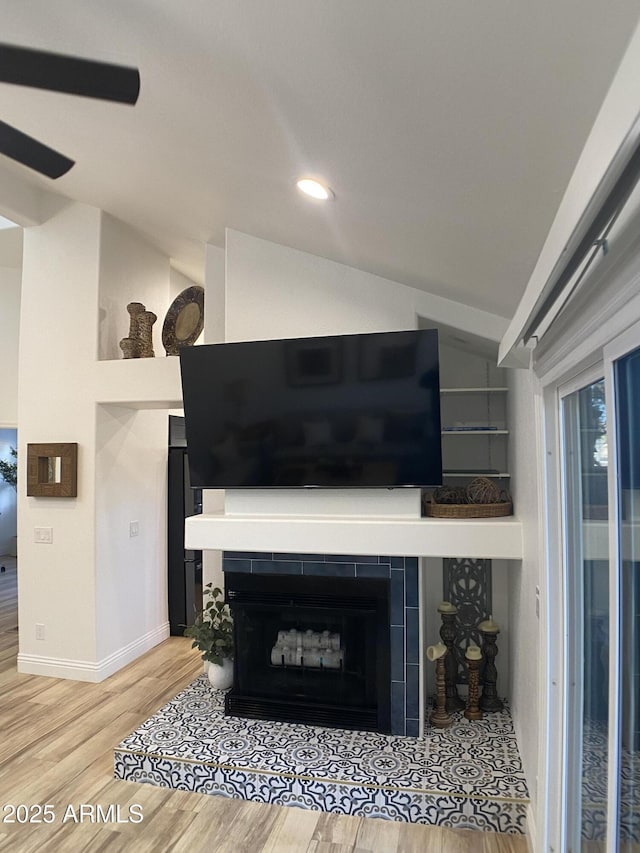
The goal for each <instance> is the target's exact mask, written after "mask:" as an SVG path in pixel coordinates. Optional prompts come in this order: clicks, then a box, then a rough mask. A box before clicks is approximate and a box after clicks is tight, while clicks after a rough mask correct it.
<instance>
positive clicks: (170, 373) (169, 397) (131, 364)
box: [94, 356, 182, 409]
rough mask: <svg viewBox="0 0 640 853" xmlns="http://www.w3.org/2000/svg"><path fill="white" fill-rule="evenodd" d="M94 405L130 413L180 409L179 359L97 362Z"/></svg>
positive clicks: (127, 359) (133, 359)
mask: <svg viewBox="0 0 640 853" xmlns="http://www.w3.org/2000/svg"><path fill="white" fill-rule="evenodd" d="M94 387H95V389H96V391H95V394H96V398H95V399H96V402H97V403H111V404H114V405H118V406H124V407H126V408H130V409H181V408H182V384H181V380H180V359H179V358H177V357H176V356H170V357H167V356H157V357H156V358H126V359H119V360H116V361H97V362H96V363H95V367H94Z"/></svg>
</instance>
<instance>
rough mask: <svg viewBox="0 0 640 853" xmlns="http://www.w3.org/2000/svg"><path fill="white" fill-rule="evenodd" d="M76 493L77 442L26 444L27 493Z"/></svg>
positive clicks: (65, 495)
mask: <svg viewBox="0 0 640 853" xmlns="http://www.w3.org/2000/svg"><path fill="white" fill-rule="evenodd" d="M77 494H78V445H77V443H75V442H66V443H48V444H27V495H28V496H29V497H36V498H75V497H76V496H77Z"/></svg>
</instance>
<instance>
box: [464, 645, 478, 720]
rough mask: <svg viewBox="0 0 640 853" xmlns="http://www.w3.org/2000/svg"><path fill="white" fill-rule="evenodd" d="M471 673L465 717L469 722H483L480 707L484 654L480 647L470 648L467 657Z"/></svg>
mask: <svg viewBox="0 0 640 853" xmlns="http://www.w3.org/2000/svg"><path fill="white" fill-rule="evenodd" d="M465 660H466V662H467V668H468V671H469V698H468V702H467V707H466V709H465V712H464V716H465V717H466V718H467V720H481V719H482V711H481V710H480V707H479V705H478V702H479V696H480V667H481V666H482V653H481V652H480V649H479V648H478V646H473V645H472V646H469V647H468V649H467V653H466V655H465Z"/></svg>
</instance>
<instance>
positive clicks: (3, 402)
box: [0, 266, 22, 427]
mask: <svg viewBox="0 0 640 853" xmlns="http://www.w3.org/2000/svg"><path fill="white" fill-rule="evenodd" d="M21 281H22V272H21V270H20V269H19V268H18V269H16V268H11V267H4V266H0V305H1V310H0V389H1V392H0V427H2V426H5V427H15V426H16V425H17V423H18V331H19V327H20V290H21Z"/></svg>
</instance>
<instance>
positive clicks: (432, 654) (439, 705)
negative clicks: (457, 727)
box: [427, 643, 453, 729]
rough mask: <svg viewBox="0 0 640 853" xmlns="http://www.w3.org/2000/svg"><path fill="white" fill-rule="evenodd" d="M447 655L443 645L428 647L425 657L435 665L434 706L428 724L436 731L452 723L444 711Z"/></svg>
mask: <svg viewBox="0 0 640 853" xmlns="http://www.w3.org/2000/svg"><path fill="white" fill-rule="evenodd" d="M447 654H448V652H447V647H446V646H445V645H444V644H443V643H438V644H437V645H435V646H429V648H428V649H427V657H428V658H429V660H430V661H435V664H436V704H435V708H434V710H433V712H432V714H431V716H430V717H429V722H430V723H431V725H432V726H435V728H437V729H446V728H448V727H449V726H450V725H451V723H452V722H453V718H452V717H451V715H450V714H449V713H447V709H446V707H445V706H446V695H445V663H444V661H445V657H446V655H447Z"/></svg>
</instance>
